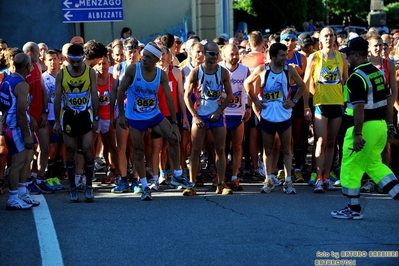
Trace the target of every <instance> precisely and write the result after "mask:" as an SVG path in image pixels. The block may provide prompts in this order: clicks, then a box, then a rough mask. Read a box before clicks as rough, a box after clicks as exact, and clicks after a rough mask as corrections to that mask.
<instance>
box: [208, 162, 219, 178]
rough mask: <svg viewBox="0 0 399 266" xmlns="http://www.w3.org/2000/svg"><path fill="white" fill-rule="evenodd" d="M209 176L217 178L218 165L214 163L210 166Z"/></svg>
mask: <svg viewBox="0 0 399 266" xmlns="http://www.w3.org/2000/svg"><path fill="white" fill-rule="evenodd" d="M209 176H210V177H211V178H215V177H216V176H217V169H216V166H215V165H214V164H212V165H211V166H210V167H209Z"/></svg>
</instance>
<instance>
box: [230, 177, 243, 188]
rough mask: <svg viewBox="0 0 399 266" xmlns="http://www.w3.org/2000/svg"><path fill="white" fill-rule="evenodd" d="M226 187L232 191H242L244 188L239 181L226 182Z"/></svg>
mask: <svg viewBox="0 0 399 266" xmlns="http://www.w3.org/2000/svg"><path fill="white" fill-rule="evenodd" d="M226 185H227V187H228V188H230V189H231V190H233V191H243V190H244V188H243V187H242V186H241V185H240V181H239V180H238V178H237V179H234V180H233V181H230V182H227V183H226Z"/></svg>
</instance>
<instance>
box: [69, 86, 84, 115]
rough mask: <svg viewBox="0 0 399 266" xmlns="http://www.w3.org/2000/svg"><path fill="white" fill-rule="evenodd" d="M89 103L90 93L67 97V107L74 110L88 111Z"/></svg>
mask: <svg viewBox="0 0 399 266" xmlns="http://www.w3.org/2000/svg"><path fill="white" fill-rule="evenodd" d="M88 103H89V93H88V91H86V92H80V93H68V94H67V95H66V105H67V106H68V107H69V108H71V109H73V110H79V111H83V110H85V109H86V107H87V104H88Z"/></svg>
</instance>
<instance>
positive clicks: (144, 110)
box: [126, 63, 162, 120]
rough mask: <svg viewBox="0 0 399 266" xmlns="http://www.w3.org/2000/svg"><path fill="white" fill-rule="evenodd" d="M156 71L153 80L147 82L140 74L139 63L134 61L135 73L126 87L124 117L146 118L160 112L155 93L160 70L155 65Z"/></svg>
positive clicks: (159, 81)
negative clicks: (130, 83)
mask: <svg viewBox="0 0 399 266" xmlns="http://www.w3.org/2000/svg"><path fill="white" fill-rule="evenodd" d="M156 71H157V74H156V76H155V78H154V80H152V81H150V82H148V81H146V80H145V79H144V77H143V75H142V74H141V64H140V63H136V75H135V77H134V79H133V82H132V85H130V86H129V88H128V89H127V104H126V118H128V119H131V120H148V119H151V118H153V117H155V116H156V115H158V114H159V113H160V111H159V107H158V97H157V94H158V89H159V84H160V83H161V71H162V70H161V69H160V68H158V67H157V68H156Z"/></svg>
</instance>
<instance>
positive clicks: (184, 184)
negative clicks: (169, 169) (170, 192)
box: [170, 175, 194, 189]
mask: <svg viewBox="0 0 399 266" xmlns="http://www.w3.org/2000/svg"><path fill="white" fill-rule="evenodd" d="M170 187H171V188H177V189H179V188H192V187H194V183H191V182H190V181H188V179H187V178H186V177H184V176H183V175H181V176H172V180H171V182H170Z"/></svg>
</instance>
